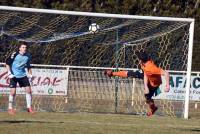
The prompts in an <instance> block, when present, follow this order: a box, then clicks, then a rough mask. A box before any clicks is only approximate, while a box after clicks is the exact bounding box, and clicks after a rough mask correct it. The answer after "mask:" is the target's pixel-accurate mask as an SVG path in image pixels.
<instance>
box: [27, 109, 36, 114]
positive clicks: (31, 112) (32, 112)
mask: <svg viewBox="0 0 200 134" xmlns="http://www.w3.org/2000/svg"><path fill="white" fill-rule="evenodd" d="M27 112H28V113H30V114H34V113H35V112H34V111H33V109H32V108H27Z"/></svg>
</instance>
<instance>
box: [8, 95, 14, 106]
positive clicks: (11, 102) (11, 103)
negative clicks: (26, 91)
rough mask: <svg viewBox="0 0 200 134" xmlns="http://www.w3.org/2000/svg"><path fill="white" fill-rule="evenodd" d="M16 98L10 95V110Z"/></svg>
mask: <svg viewBox="0 0 200 134" xmlns="http://www.w3.org/2000/svg"><path fill="white" fill-rule="evenodd" d="M14 97H15V96H13V95H11V94H10V95H9V103H8V109H12V108H13V107H12V105H13V100H14Z"/></svg>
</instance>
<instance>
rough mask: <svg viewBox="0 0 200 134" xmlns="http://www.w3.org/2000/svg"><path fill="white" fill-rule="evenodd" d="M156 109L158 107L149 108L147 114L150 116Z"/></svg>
mask: <svg viewBox="0 0 200 134" xmlns="http://www.w3.org/2000/svg"><path fill="white" fill-rule="evenodd" d="M157 110H158V107H156V106H154V107H153V108H151V109H150V111H149V112H147V116H149V117H150V116H152V115H153V114H154V113H155V112H156V111H157Z"/></svg>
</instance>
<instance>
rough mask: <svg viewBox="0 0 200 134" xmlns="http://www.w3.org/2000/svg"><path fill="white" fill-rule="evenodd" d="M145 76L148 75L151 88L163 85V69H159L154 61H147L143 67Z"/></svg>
mask: <svg viewBox="0 0 200 134" xmlns="http://www.w3.org/2000/svg"><path fill="white" fill-rule="evenodd" d="M141 68H142V70H143V71H144V74H146V75H147V78H148V81H149V82H150V84H151V86H153V87H157V86H160V84H162V79H161V72H162V69H161V68H159V67H157V66H156V65H155V64H154V62H153V61H152V60H150V61H147V62H146V63H145V64H142V65H141Z"/></svg>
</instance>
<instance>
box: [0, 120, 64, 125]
mask: <svg viewBox="0 0 200 134" xmlns="http://www.w3.org/2000/svg"><path fill="white" fill-rule="evenodd" d="M6 123H8V124H15V123H64V122H50V121H39V120H34V121H31V120H0V124H6Z"/></svg>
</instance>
